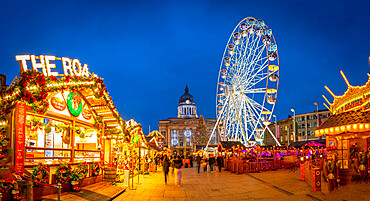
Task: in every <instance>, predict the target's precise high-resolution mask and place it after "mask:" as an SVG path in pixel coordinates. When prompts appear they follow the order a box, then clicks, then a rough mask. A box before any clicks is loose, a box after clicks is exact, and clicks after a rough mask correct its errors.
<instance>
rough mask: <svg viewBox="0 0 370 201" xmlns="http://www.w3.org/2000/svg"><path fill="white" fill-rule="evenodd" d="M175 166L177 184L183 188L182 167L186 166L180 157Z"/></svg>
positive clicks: (174, 162)
mask: <svg viewBox="0 0 370 201" xmlns="http://www.w3.org/2000/svg"><path fill="white" fill-rule="evenodd" d="M173 164H174V166H175V183H176V185H179V186H181V176H182V170H181V167H182V166H183V165H184V163H183V162H182V160H181V158H180V156H177V158H176V159H175V160H174V161H173Z"/></svg>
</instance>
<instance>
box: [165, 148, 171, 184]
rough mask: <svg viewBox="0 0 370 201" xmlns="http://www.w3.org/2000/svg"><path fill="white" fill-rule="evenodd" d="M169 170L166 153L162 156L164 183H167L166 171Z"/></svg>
mask: <svg viewBox="0 0 370 201" xmlns="http://www.w3.org/2000/svg"><path fill="white" fill-rule="evenodd" d="M169 171H170V161H169V160H168V158H167V155H164V157H163V172H164V183H165V184H166V185H167V177H168V172H169Z"/></svg>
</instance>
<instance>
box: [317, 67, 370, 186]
mask: <svg viewBox="0 0 370 201" xmlns="http://www.w3.org/2000/svg"><path fill="white" fill-rule="evenodd" d="M341 74H342V76H343V78H344V80H345V82H346V83H347V86H348V89H347V91H346V92H345V93H344V94H343V95H342V96H337V95H334V94H333V92H331V91H330V89H329V88H328V87H326V89H327V90H328V91H329V93H330V94H331V95H332V96H333V98H334V101H333V103H330V102H329V101H328V100H327V99H326V97H325V96H324V98H325V100H327V102H328V104H329V106H330V108H329V107H328V109H330V111H331V112H332V115H331V116H330V117H329V118H328V119H327V120H326V121H324V122H323V124H322V125H320V126H319V127H318V128H317V129H316V130H315V137H321V136H323V135H325V136H326V147H327V149H328V150H327V154H328V158H329V159H330V160H328V162H327V163H326V165H325V166H324V169H326V170H329V171H327V172H329V174H332V175H336V176H335V177H336V179H337V180H338V181H339V182H340V183H341V184H346V183H349V182H350V181H351V179H354V180H356V178H359V179H366V178H367V175H368V167H369V166H368V165H369V158H370V154H369V152H370V75H369V74H368V76H369V79H368V81H367V83H366V84H365V85H363V86H352V85H350V84H349V82H348V80H347V78H346V77H345V75H344V74H343V72H342V71H341ZM332 162H333V163H335V165H332ZM334 166H337V167H338V170H336V169H335V168H332V167H334ZM337 174H338V175H337Z"/></svg>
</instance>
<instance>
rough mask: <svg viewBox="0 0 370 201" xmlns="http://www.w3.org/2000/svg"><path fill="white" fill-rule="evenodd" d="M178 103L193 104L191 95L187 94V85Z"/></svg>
mask: <svg viewBox="0 0 370 201" xmlns="http://www.w3.org/2000/svg"><path fill="white" fill-rule="evenodd" d="M179 105H195V101H194V98H193V96H192V95H191V94H189V88H188V85H186V87H185V93H184V94H183V95H182V96H181V97H180V100H179Z"/></svg>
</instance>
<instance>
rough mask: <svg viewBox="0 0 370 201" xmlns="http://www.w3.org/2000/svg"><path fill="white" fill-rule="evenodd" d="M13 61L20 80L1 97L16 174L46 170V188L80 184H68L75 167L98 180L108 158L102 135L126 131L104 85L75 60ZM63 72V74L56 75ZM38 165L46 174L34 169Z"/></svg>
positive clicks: (1, 114)
mask: <svg viewBox="0 0 370 201" xmlns="http://www.w3.org/2000/svg"><path fill="white" fill-rule="evenodd" d="M16 60H17V61H19V62H20V66H21V71H20V74H19V79H15V80H14V81H13V82H12V84H11V85H10V86H9V87H8V88H7V89H6V90H5V91H4V92H3V93H2V94H1V97H0V105H1V106H2V107H1V108H0V124H1V125H2V127H3V129H2V130H1V136H3V138H2V140H3V141H8V143H7V144H8V145H7V146H8V147H10V145H14V146H11V148H12V151H13V153H14V155H13V158H12V160H11V161H13V162H12V165H13V166H14V172H16V173H17V174H20V175H30V174H32V172H34V171H39V170H45V171H46V173H43V174H42V175H43V176H42V178H41V179H42V183H45V184H54V183H56V182H61V181H63V183H65V182H67V181H71V180H78V179H80V177H76V178H72V176H73V174H72V173H73V171H74V170H76V169H78V168H79V167H78V165H79V164H84V165H80V169H81V168H83V169H84V171H87V173H86V175H87V176H88V177H92V176H99V175H101V172H102V171H100V167H101V166H102V165H103V162H104V160H105V158H111V157H110V155H109V154H110V153H105V152H104V150H105V143H104V141H103V140H102V136H104V135H105V130H106V129H113V128H114V129H119V130H124V125H123V124H124V121H122V119H121V118H120V115H119V113H118V111H117V110H116V108H115V106H114V104H113V102H112V98H111V97H109V95H108V92H107V89H106V87H105V85H104V83H103V79H102V78H99V77H98V76H97V75H95V74H94V73H90V72H89V71H88V67H87V64H84V65H81V63H80V61H79V60H77V59H69V58H66V57H62V58H59V57H55V56H49V55H40V56H35V55H18V56H16ZM61 67H62V68H63V72H64V74H59V73H58V71H59V72H61V70H60V69H59V70H58V68H61ZM39 164H43V165H45V166H46V168H41V169H37V168H36V169H35V167H39V166H40V165H39ZM58 171H59V172H61V175H58ZM47 175H50V176H47ZM100 180H101V179H100ZM94 181H98V180H96V179H95V180H94ZM87 183H91V182H87ZM68 189H69V188H64V189H63V190H68Z"/></svg>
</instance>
